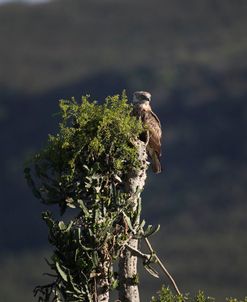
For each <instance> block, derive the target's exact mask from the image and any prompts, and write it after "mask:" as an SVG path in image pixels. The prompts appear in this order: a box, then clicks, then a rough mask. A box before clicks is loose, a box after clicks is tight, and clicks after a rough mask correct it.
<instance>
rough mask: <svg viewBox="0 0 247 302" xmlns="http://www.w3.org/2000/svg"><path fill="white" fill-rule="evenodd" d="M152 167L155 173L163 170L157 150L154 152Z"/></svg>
mask: <svg viewBox="0 0 247 302" xmlns="http://www.w3.org/2000/svg"><path fill="white" fill-rule="evenodd" d="M152 169H153V172H154V173H157V174H158V173H160V172H161V164H160V160H159V157H158V155H157V153H156V152H154V153H153V154H152Z"/></svg>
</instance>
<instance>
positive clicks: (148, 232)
mask: <svg viewBox="0 0 247 302" xmlns="http://www.w3.org/2000/svg"><path fill="white" fill-rule="evenodd" d="M159 229H160V225H159V224H158V225H157V226H155V227H153V226H152V225H148V227H147V229H146V230H145V232H144V234H143V236H144V237H149V236H151V235H153V234H155V233H157V232H158V231H159Z"/></svg>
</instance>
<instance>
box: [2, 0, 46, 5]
mask: <svg viewBox="0 0 247 302" xmlns="http://www.w3.org/2000/svg"><path fill="white" fill-rule="evenodd" d="M48 1H49V0H0V4H4V3H11V2H26V3H33V4H35V3H42V2H48Z"/></svg>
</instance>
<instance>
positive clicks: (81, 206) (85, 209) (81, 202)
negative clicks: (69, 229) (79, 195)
mask: <svg viewBox="0 0 247 302" xmlns="http://www.w3.org/2000/svg"><path fill="white" fill-rule="evenodd" d="M77 203H78V204H79V207H80V208H81V209H82V212H83V214H84V215H85V217H86V218H87V217H89V216H90V213H89V211H88V209H87V207H86V206H85V204H84V202H83V201H82V200H81V199H78V200H77Z"/></svg>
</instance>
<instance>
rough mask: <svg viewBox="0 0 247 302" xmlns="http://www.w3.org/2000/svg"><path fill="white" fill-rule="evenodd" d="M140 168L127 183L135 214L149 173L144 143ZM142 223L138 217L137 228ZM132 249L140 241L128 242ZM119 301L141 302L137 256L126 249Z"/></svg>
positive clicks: (120, 276) (142, 144)
mask: <svg viewBox="0 0 247 302" xmlns="http://www.w3.org/2000/svg"><path fill="white" fill-rule="evenodd" d="M136 146H137V150H138V158H139V160H140V163H141V165H140V167H139V168H138V169H135V170H133V171H132V172H131V174H130V175H129V177H128V180H127V182H126V186H125V190H126V192H127V193H129V196H130V197H129V200H130V201H131V203H132V206H133V212H135V211H137V209H138V204H139V202H141V200H140V194H141V192H142V190H143V188H144V185H145V180H146V177H147V175H146V171H147V167H148V164H147V152H146V144H145V143H144V142H142V141H138V142H136ZM139 223H140V216H139V217H137V219H136V222H135V225H134V226H133V227H134V228H136V227H137V226H138V225H139ZM128 245H129V246H130V247H131V248H134V249H138V239H134V238H131V239H130V240H129V242H128ZM119 300H120V301H121V302H139V301H140V297H139V289H138V275H137V256H136V255H133V254H132V253H131V250H130V249H128V248H127V247H125V249H124V250H123V253H122V256H121V258H120V260H119Z"/></svg>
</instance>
